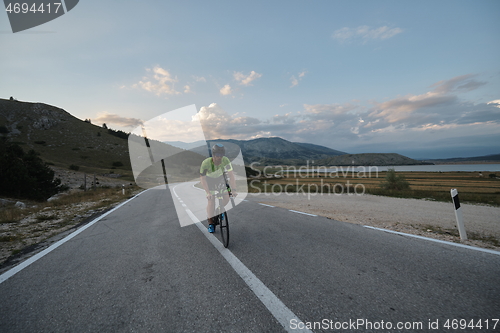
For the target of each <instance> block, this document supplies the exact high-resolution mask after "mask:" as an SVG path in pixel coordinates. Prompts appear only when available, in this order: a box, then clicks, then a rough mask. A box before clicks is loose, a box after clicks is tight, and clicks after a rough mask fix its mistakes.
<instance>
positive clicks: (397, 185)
mask: <svg viewBox="0 0 500 333" xmlns="http://www.w3.org/2000/svg"><path fill="white" fill-rule="evenodd" d="M381 187H382V188H383V189H386V190H396V191H401V190H409V189H410V183H408V182H407V181H406V179H405V176H403V175H397V174H396V170H394V169H389V170H387V174H386V175H385V182H383V183H382V184H381Z"/></svg>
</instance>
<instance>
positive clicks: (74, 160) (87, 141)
mask: <svg viewBox="0 0 500 333" xmlns="http://www.w3.org/2000/svg"><path fill="white" fill-rule="evenodd" d="M0 136H6V137H7V138H8V139H9V140H10V141H11V142H16V143H18V144H19V145H21V147H23V149H24V150H25V151H27V150H29V149H34V150H35V151H37V152H38V153H40V157H41V158H42V159H43V160H44V161H45V162H47V163H49V164H52V165H55V166H60V167H64V168H68V167H69V166H71V165H75V166H79V167H83V168H85V167H88V168H100V169H104V170H110V169H111V168H119V169H120V168H123V169H128V170H130V161H129V156H128V148H127V140H125V139H123V138H119V137H117V136H115V135H112V134H110V131H109V130H108V129H105V128H102V127H100V126H96V125H93V124H91V123H89V122H86V121H82V120H80V119H78V118H76V117H74V116H72V115H71V114H69V113H68V112H66V111H65V110H63V109H60V108H58V107H55V106H51V105H47V104H43V103H28V102H19V101H15V100H13V101H12V100H5V99H0Z"/></svg>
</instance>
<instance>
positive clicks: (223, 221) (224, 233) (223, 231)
mask: <svg viewBox="0 0 500 333" xmlns="http://www.w3.org/2000/svg"><path fill="white" fill-rule="evenodd" d="M219 224H220V235H221V238H222V245H224V247H226V248H227V247H228V246H229V221H228V219H227V212H225V211H224V212H222V213H221V215H219Z"/></svg>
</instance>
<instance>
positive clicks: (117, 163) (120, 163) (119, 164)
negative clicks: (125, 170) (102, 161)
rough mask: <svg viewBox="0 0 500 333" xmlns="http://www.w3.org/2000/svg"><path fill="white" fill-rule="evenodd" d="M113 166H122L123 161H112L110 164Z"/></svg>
mask: <svg viewBox="0 0 500 333" xmlns="http://www.w3.org/2000/svg"><path fill="white" fill-rule="evenodd" d="M112 165H113V166H114V167H121V166H123V163H122V162H113V164H112Z"/></svg>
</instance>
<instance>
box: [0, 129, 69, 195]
mask: <svg viewBox="0 0 500 333" xmlns="http://www.w3.org/2000/svg"><path fill="white" fill-rule="evenodd" d="M0 184H1V185H0V195H5V196H12V197H15V198H24V199H33V200H38V201H44V200H47V199H48V198H50V197H51V196H53V195H54V194H56V193H58V192H60V191H61V190H63V186H62V185H61V180H60V179H58V178H56V179H54V171H53V170H52V169H50V168H49V166H48V165H47V164H45V163H44V162H43V161H42V159H41V158H40V157H38V154H37V153H36V152H35V151H34V150H33V149H31V150H30V151H28V153H25V152H24V150H23V149H22V148H21V147H20V146H19V145H17V144H13V143H10V142H8V141H7V140H6V139H5V138H2V139H0Z"/></svg>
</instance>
